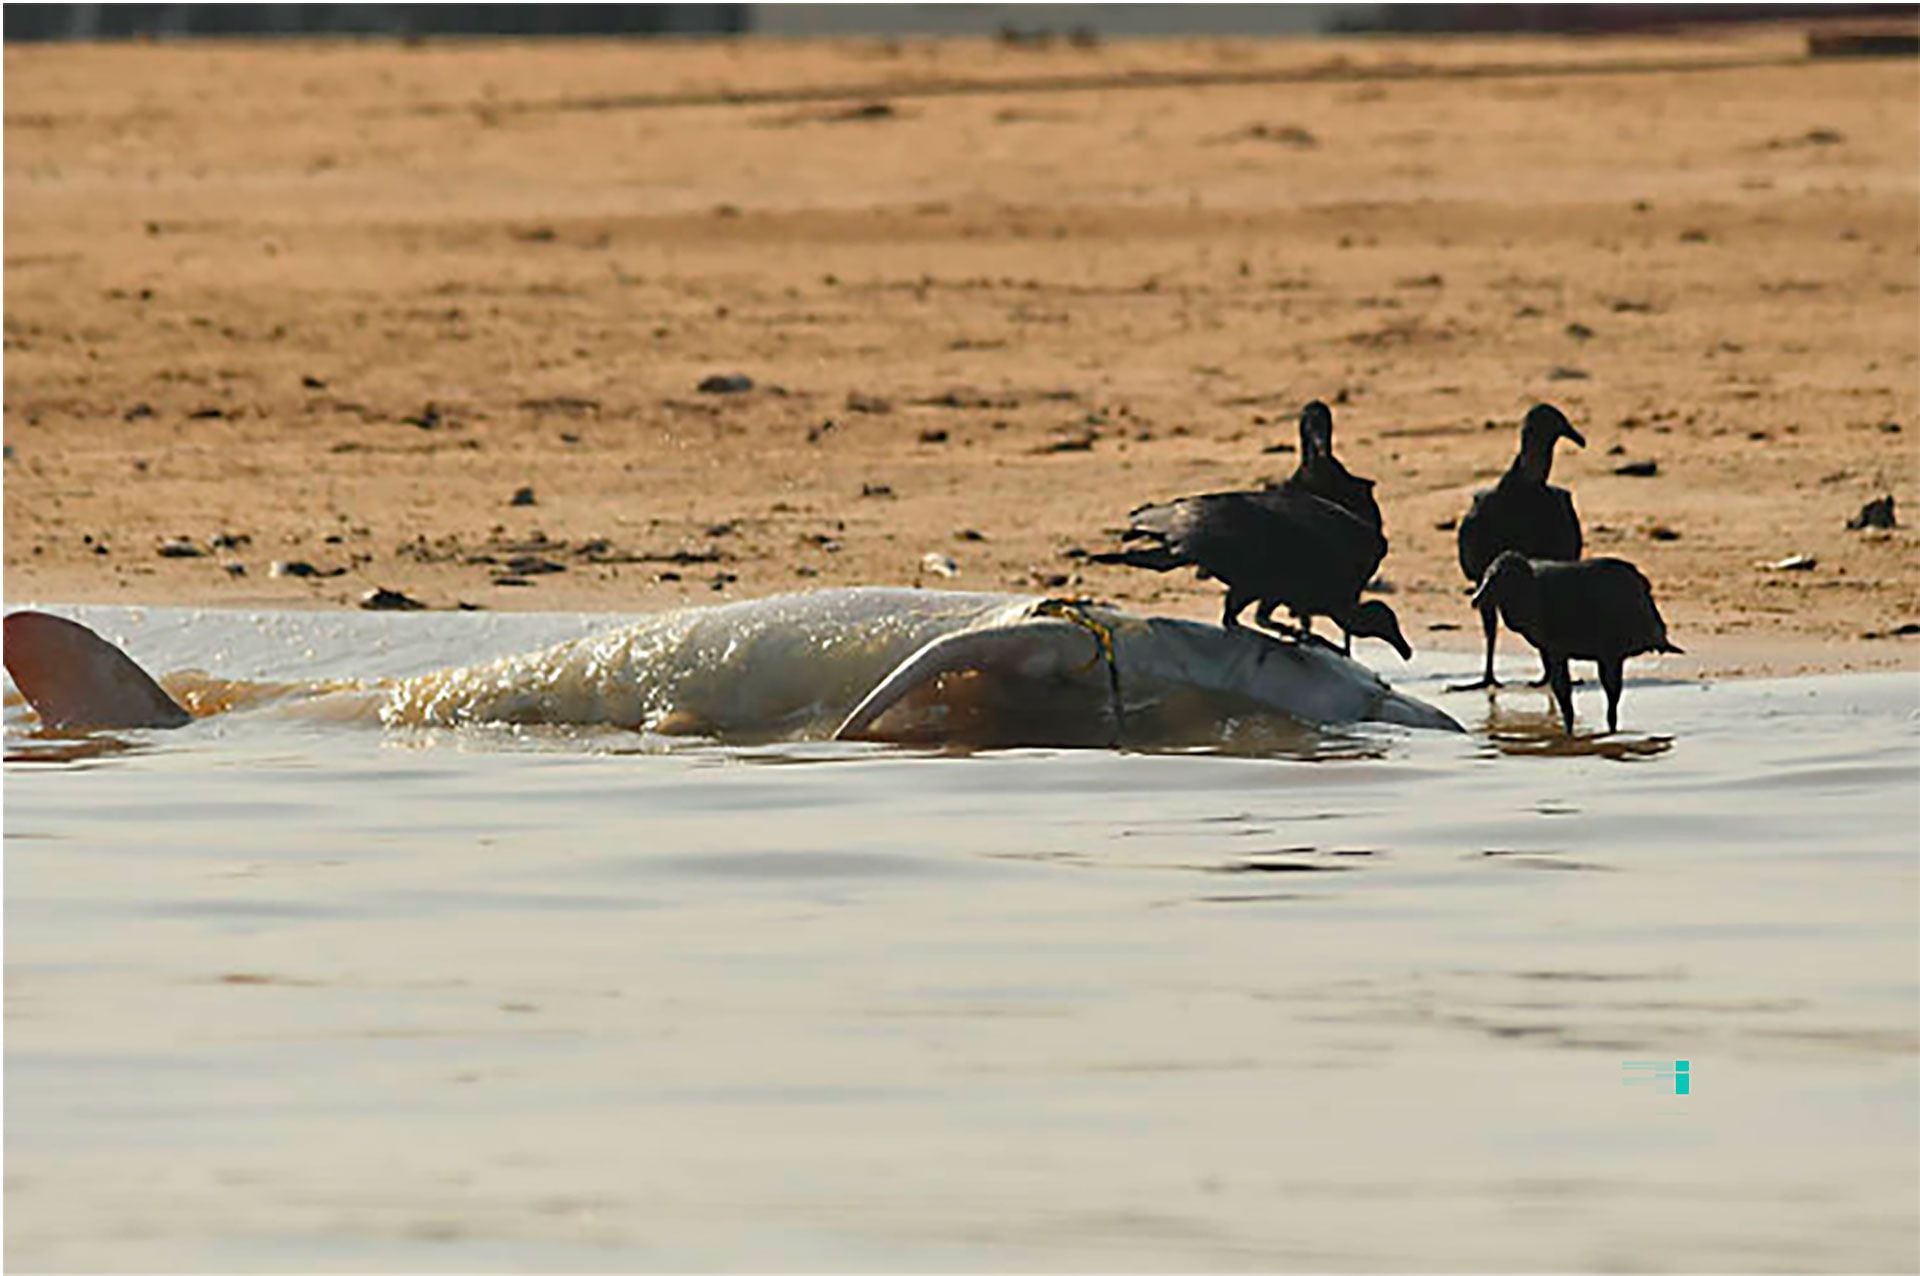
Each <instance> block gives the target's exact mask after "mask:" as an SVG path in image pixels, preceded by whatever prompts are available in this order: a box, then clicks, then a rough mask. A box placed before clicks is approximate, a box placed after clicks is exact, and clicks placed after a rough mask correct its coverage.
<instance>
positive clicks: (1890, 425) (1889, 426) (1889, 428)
mask: <svg viewBox="0 0 1920 1276" xmlns="http://www.w3.org/2000/svg"><path fill="white" fill-rule="evenodd" d="M1880 433H1882V434H1898V433H1900V423H1899V422H1898V421H1882V422H1881V423H1880Z"/></svg>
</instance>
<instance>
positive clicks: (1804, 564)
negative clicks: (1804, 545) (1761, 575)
mask: <svg viewBox="0 0 1920 1276" xmlns="http://www.w3.org/2000/svg"><path fill="white" fill-rule="evenodd" d="M1819 565H1820V563H1819V560H1818V559H1816V558H1815V557H1814V556H1813V555H1811V554H1791V555H1789V556H1788V557H1786V558H1782V559H1777V560H1775V561H1774V562H1771V563H1759V564H1756V566H1758V567H1759V568H1760V569H1761V570H1762V571H1769V572H1810V571H1812V570H1813V569H1814V568H1815V567H1817V566H1819Z"/></svg>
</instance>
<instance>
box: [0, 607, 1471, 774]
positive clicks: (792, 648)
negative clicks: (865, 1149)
mask: <svg viewBox="0 0 1920 1276" xmlns="http://www.w3.org/2000/svg"><path fill="white" fill-rule="evenodd" d="M6 639H7V641H6V663H7V668H8V670H9V672H11V673H12V674H13V676H14V680H15V682H16V684H17V685H18V686H19V687H20V690H21V692H22V694H23V695H24V696H25V697H26V699H27V700H28V702H29V703H30V704H31V705H32V706H33V707H34V709H35V710H36V712H38V713H39V715H40V716H41V718H42V720H43V721H45V722H47V723H49V724H53V725H66V726H119V727H165V726H176V725H179V724H181V723H182V722H184V721H186V720H187V719H188V714H187V712H186V711H185V710H183V709H182V707H181V706H182V703H184V704H185V705H186V706H187V708H188V709H192V710H194V711H195V712H206V711H207V708H208V706H209V705H214V704H217V705H222V706H225V705H232V704H236V703H241V704H249V705H252V704H259V703H262V702H270V703H273V704H276V705H279V706H280V707H282V708H283V709H285V710H287V711H291V712H299V713H311V714H319V715H323V716H327V717H335V718H366V719H370V720H376V721H379V722H383V723H386V724H388V725H392V726H414V727H434V726H458V725H463V724H484V723H511V724H529V725H532V724H540V725H561V726H594V725H605V726H615V727H627V728H634V729H643V730H651V731H658V732H663V733H671V734H689V735H704V736H713V737H717V738H722V739H743V738H755V739H779V738H784V739H809V738H812V739H818V738H827V737H834V738H840V739H869V740H903V741H940V740H954V741H963V742H969V743H988V744H1065V745H1076V744H1084V745H1115V744H1119V745H1148V744H1179V743H1193V742H1205V741H1206V740H1209V739H1215V738H1218V737H1219V734H1220V732H1221V730H1222V729H1223V725H1224V724H1226V723H1228V722H1231V721H1233V720H1236V719H1243V718H1247V717H1251V716H1261V715H1268V716H1271V715H1283V716H1285V717H1289V718H1292V719H1295V720H1298V721H1300V722H1304V723H1309V724H1325V723H1346V722H1356V721H1361V720H1369V719H1371V720H1378V721H1384V722H1392V723H1400V724H1403V725H1407V726H1418V727H1433V728H1440V729H1447V730H1458V729H1459V725H1458V724H1457V723H1455V722H1454V720H1453V719H1452V718H1450V717H1448V716H1447V715H1446V714H1444V713H1442V712H1441V711H1439V710H1438V709H1435V708H1432V707H1431V706H1429V705H1426V704H1423V703H1421V702H1420V701H1418V700H1415V699H1412V698H1410V697H1408V696H1405V695H1402V694H1400V693H1398V692H1396V691H1394V690H1393V689H1392V688H1391V687H1389V686H1387V684H1386V683H1385V682H1383V681H1382V680H1381V679H1380V678H1379V677H1378V676H1376V675H1375V674H1373V673H1372V672H1371V671H1370V670H1368V669H1366V668H1365V667H1364V666H1362V665H1359V664H1357V663H1355V662H1353V661H1351V660H1348V659H1347V658H1345V657H1343V656H1341V655H1340V654H1339V653H1337V652H1335V651H1332V650H1330V649H1326V648H1322V647H1319V646H1302V645H1297V644H1293V643H1288V642H1281V641H1278V640H1275V639H1273V638H1270V637H1267V636H1265V635H1261V634H1257V633H1253V632H1247V631H1240V632H1229V631H1226V630H1223V629H1221V628H1219V627H1217V626H1214V625H1206V624H1199V623H1196V622H1193V621H1185V620H1170V619H1164V618H1157V617H1141V616H1135V615H1131V614H1129V613H1126V612H1123V611H1120V610H1117V609H1115V608H1112V607H1108V606H1104V605H1100V604H1096V603H1088V602H1080V601H1071V600H1063V599H1051V598H1033V597H1023V596H1019V595H1008V594H974V593H951V592H941V591H928V590H909V589H886V588H862V589H837V590H821V591H818V592H815V593H809V594H794V595H785V596H781V597H774V598H764V599H757V600H753V601H748V602H740V603H730V604H726V605H723V606H719V607H703V608H688V609H684V610H680V611H672V612H666V613H662V614H661V615H658V616H653V617H649V618H647V619H644V620H641V621H638V622H636V623H633V624H629V625H626V626H623V627H620V628H616V629H611V630H609V631H607V632H605V633H600V634H594V635H590V636H588V637H585V638H579V639H575V640H573V641H571V642H565V643H561V644H558V645H556V646H552V647H548V648H545V649H543V650H540V651H535V652H529V653H525V654H521V655H514V656H508V657H504V658H502V659H499V660H494V661H488V662H484V663H480V664H473V665H467V666H462V667H457V668H451V669H444V670H438V671H435V672H433V673H427V674H421V675H418V676H414V677H408V678H395V679H387V680H378V681H366V682H358V683H340V682H328V683H304V684H303V683H291V684H275V685H273V686H271V687H265V686H258V685H256V686H253V687H251V688H248V689H242V691H240V692H239V693H235V691H234V687H235V686H236V685H237V684H232V683H222V684H220V686H221V688H222V690H221V694H220V695H218V696H205V695H202V694H200V689H199V688H197V687H196V686H195V685H194V683H193V681H192V680H191V679H187V680H185V681H177V680H169V685H170V686H171V687H172V688H173V691H174V693H175V694H171V695H170V694H169V693H168V692H167V691H166V690H163V689H162V688H161V687H160V686H159V684H157V683H156V682H155V681H154V680H153V679H152V678H151V677H149V676H148V675H147V674H146V673H145V671H143V670H141V669H140V668H139V666H138V665H136V664H135V663H134V662H133V661H132V660H131V659H130V658H128V657H127V656H126V655H125V654H124V653H122V652H120V651H119V649H118V648H115V647H113V646H112V645H111V644H110V643H107V642H106V641H105V640H104V639H102V638H100V637H99V636H98V635H95V634H94V633H93V632H92V631H91V630H88V629H86V628H85V627H84V626H81V625H78V624H75V623H74V622H72V621H68V620H62V619H60V618H58V617H54V616H49V615H46V614H44V613H38V612H16V613H14V614H13V615H11V616H8V617H7V620H6ZM208 681H211V680H208ZM176 696H177V697H178V698H177V699H176Z"/></svg>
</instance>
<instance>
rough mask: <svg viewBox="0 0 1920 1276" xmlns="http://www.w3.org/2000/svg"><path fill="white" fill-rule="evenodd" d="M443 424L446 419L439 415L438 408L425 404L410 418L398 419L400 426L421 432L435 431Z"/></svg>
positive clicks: (434, 405)
mask: <svg viewBox="0 0 1920 1276" xmlns="http://www.w3.org/2000/svg"><path fill="white" fill-rule="evenodd" d="M445 423H446V418H445V417H443V416H442V415H441V413H440V408H439V407H438V405H436V404H432V403H429V404H427V406H426V407H424V408H421V409H420V411H418V412H417V413H415V414H414V415H412V416H403V417H401V418H400V424H402V425H411V426H413V427H415V428H416V429H421V430H437V429H439V428H440V427H441V426H442V425H444V424H445Z"/></svg>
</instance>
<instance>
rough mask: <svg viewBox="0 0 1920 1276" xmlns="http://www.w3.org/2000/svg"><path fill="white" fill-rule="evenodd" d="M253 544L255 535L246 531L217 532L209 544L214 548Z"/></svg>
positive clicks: (234, 547) (232, 547) (235, 547)
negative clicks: (252, 535) (250, 534)
mask: <svg viewBox="0 0 1920 1276" xmlns="http://www.w3.org/2000/svg"><path fill="white" fill-rule="evenodd" d="M251 544H253V537H251V536H249V535H247V534H246V533H245V532H216V533H215V534H214V536H213V538H212V539H211V540H209V541H208V542H207V545H208V546H209V547H210V548H212V549H239V548H241V547H242V546H245V545H251Z"/></svg>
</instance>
